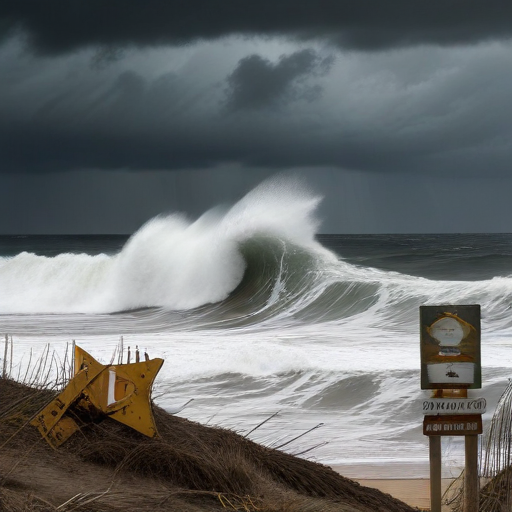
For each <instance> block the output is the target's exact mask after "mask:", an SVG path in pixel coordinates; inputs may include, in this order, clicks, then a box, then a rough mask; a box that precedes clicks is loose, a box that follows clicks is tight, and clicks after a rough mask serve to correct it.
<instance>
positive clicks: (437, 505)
mask: <svg viewBox="0 0 512 512" xmlns="http://www.w3.org/2000/svg"><path fill="white" fill-rule="evenodd" d="M428 439H429V456H430V512H441V436H429V438H428ZM464 512H466V511H464Z"/></svg>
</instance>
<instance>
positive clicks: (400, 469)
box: [331, 462, 454, 510]
mask: <svg viewBox="0 0 512 512" xmlns="http://www.w3.org/2000/svg"><path fill="white" fill-rule="evenodd" d="M331 467H332V468H333V469H334V470H335V471H336V472H338V473H340V474H341V475H343V476H345V477H347V478H350V479H352V480H355V481H356V482H359V483H360V484H361V485H364V486H365V487H372V488H374V489H378V490H379V491H382V492H383V493H385V494H390V495H391V496H393V497H394V498H397V499H399V500H400V501H403V502H404V503H407V504H408V505H410V506H412V507H417V508H419V509H425V510H429V509H430V479H429V467H428V462H424V463H421V462H419V463H410V464H406V463H397V464H393V463H391V464H387V465H384V464H372V465H370V464H368V465H367V464H357V465H349V464H346V465H333V466H331ZM410 475H414V476H415V477H414V478H411V476H410ZM443 476H444V478H443V479H442V481H441V490H442V492H443V493H444V491H445V490H446V489H447V488H448V487H449V485H450V484H451V483H452V482H453V481H454V477H453V476H451V475H449V472H448V471H446V470H445V471H444V475H443Z"/></svg>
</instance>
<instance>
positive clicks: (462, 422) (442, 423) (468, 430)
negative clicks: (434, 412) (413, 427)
mask: <svg viewBox="0 0 512 512" xmlns="http://www.w3.org/2000/svg"><path fill="white" fill-rule="evenodd" d="M482 431H483V429H482V415H481V414H475V415H471V416H460V415H453V416H447V415H445V416H425V418H424V420H423V434H424V435H426V436H470V435H476V434H481V433H482Z"/></svg>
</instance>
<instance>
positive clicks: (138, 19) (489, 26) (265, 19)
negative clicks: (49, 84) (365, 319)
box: [0, 0, 512, 54]
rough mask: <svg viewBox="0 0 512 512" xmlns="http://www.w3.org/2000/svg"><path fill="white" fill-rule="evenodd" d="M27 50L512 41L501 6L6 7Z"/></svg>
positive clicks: (396, 0) (13, 3) (93, 0)
mask: <svg viewBox="0 0 512 512" xmlns="http://www.w3.org/2000/svg"><path fill="white" fill-rule="evenodd" d="M15 30H22V31H24V32H25V33H26V34H27V36H28V41H29V43H30V44H31V46H32V48H33V49H35V50H36V51H38V52H41V53H49V54H52V53H53V54H58V53H65V52H69V51H73V50H76V49H78V48H81V47H88V46H107V47H114V48H116V47H123V46H129V45H139V46H140V45H152V46H154V45H162V44H171V45H176V44H182V43H187V42H190V41H196V40H201V39H202V40H205V39H215V38H219V37H223V36H229V35H234V34H246V35H269V36H286V37H293V38H302V39H304V38H306V39H307V38H323V39H329V40H331V41H333V42H334V43H336V44H338V45H340V46H343V47H349V48H360V49H375V48H382V47H393V46H395V47H396V46H406V45H412V44H421V43H434V44H459V43H469V42H476V41H482V40H489V39H497V38H509V37H511V35H512V3H511V2H508V1H504V0H486V1H482V0H451V1H446V0H414V1H411V0H393V1H392V2H385V1H382V0H358V1H354V0H302V1H300V2H297V1H295V0H294V1H290V0H282V1H279V2H276V1H275V0H260V1H258V2H241V1H239V0H221V1H217V2H215V1H212V0H187V1H185V2H176V1H168V2H162V1H161V0H144V1H142V0H130V1H126V0H109V1H108V2H106V1H104V0H87V1H79V0H44V1H41V0H3V1H2V2H1V4H0V31H1V33H3V34H4V35H6V34H9V33H12V31H15Z"/></svg>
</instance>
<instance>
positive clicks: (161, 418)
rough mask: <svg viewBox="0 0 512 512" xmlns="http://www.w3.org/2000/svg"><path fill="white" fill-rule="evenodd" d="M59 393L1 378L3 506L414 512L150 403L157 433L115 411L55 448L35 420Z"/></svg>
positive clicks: (16, 510)
mask: <svg viewBox="0 0 512 512" xmlns="http://www.w3.org/2000/svg"><path fill="white" fill-rule="evenodd" d="M55 393H56V392H53V391H51V390H47V389H40V388H34V387H29V386H26V385H23V384H20V383H17V382H14V381H12V380H10V379H5V378H4V379H0V446H1V448H0V510H2V511H5V512H21V511H45V512H46V511H48V512H50V511H51V512H55V511H57V510H58V511H64V512H70V511H72V510H81V511H88V512H110V511H123V512H131V511H137V512H138V511H144V510H148V511H149V510H151V511H155V512H157V511H164V510H165V511H174V510H176V511H180V512H181V511H182V512H199V511H201V512H207V511H217V510H223V511H226V510H239V511H260V512H271V511H275V512H277V511H282V512H295V511H304V512H307V511H311V512H318V511H326V512H328V511H340V512H356V511H361V512H374V511H376V510H379V511H383V512H386V511H393V512H409V511H412V510H414V509H413V508H411V507H410V506H408V505H406V504H405V503H402V502H400V501H399V500H396V499H395V498H393V497H391V496H390V495H387V494H384V493H382V492H380V491H378V490H376V489H372V488H368V487H364V486H362V485H360V484H358V483H357V482H354V481H352V480H349V479H347V478H344V477H343V476H341V475H339V474H338V473H336V472H335V471H334V470H332V469H331V468H329V467H327V466H324V465H321V464H317V463H314V462H311V461H307V460H304V459H300V458H297V457H294V456H292V455H289V454H286V453H284V452H281V451H278V450H274V449H270V448H266V447H264V446H261V445H258V444H256V443H254V442H252V441H250V440H249V439H246V438H245V437H243V436H240V435H238V434H236V433H235V432H232V431H230V430H226V429H221V428H212V427H206V426H203V425H200V424H198V423H194V422H191V421H188V420H186V419H183V418H180V417H176V416H172V415H170V414H168V413H166V412H165V411H164V410H163V409H160V408H158V407H155V408H154V414H155V421H156V424H157V427H158V431H159V434H160V435H159V437H157V438H153V439H149V438H146V437H144V436H142V435H141V434H139V433H137V432H135V431H133V430H131V429H129V428H128V427H126V426H124V425H122V424H120V423H117V422H115V421H113V420H110V419H109V418H105V417H96V418H86V417H84V416H83V414H85V413H80V414H78V415H77V420H78V421H79V422H80V424H81V429H80V431H79V432H77V433H76V434H74V435H73V436H72V437H71V438H70V439H69V440H68V441H67V442H66V443H65V444H64V445H63V446H62V447H61V448H59V449H58V450H54V449H52V448H51V447H50V446H49V445H48V444H47V443H46V442H45V441H44V440H43V439H42V438H41V437H40V435H39V432H38V431H37V430H36V429H35V428H34V427H32V426H30V425H29V421H30V419H31V418H32V417H33V415H34V414H35V413H36V412H37V411H38V410H39V409H40V408H41V407H42V406H43V405H44V404H45V403H47V402H48V401H49V400H50V399H51V398H52V397H53V396H54V395H55Z"/></svg>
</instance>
